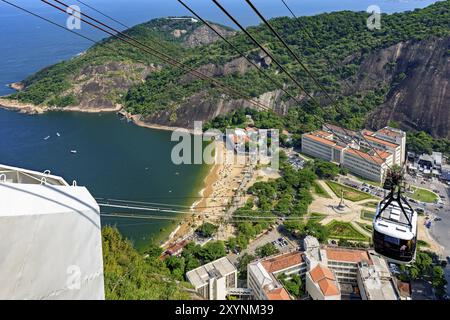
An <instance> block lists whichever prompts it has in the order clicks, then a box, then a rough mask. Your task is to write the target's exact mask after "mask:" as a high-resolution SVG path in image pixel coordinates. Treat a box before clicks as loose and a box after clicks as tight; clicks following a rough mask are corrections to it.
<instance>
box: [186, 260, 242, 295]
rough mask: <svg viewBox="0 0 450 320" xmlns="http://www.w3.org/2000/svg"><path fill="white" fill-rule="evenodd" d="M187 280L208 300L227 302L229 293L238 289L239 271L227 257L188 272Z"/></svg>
mask: <svg viewBox="0 0 450 320" xmlns="http://www.w3.org/2000/svg"><path fill="white" fill-rule="evenodd" d="M186 278H187V280H188V281H189V282H190V283H191V284H192V285H193V287H194V288H195V290H196V291H197V293H198V294H199V295H200V296H202V297H203V298H204V299H206V300H225V299H226V296H227V294H228V291H229V290H231V289H235V288H236V287H237V270H236V268H235V266H234V265H233V264H232V263H231V262H230V260H228V258H227V257H223V258H220V259H217V260H215V261H212V262H210V263H207V264H205V265H203V266H201V267H198V268H197V269H194V270H191V271H189V272H187V273H186Z"/></svg>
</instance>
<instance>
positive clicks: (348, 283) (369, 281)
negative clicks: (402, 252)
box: [247, 237, 399, 300]
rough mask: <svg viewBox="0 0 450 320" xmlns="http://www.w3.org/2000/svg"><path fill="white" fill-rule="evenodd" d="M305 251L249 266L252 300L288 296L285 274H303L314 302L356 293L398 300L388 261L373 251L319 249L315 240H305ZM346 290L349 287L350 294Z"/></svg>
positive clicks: (264, 260)
mask: <svg viewBox="0 0 450 320" xmlns="http://www.w3.org/2000/svg"><path fill="white" fill-rule="evenodd" d="M304 249H305V250H304V251H292V252H289V253H284V254H278V255H275V256H272V257H268V258H265V259H261V260H257V261H254V262H252V263H250V264H249V265H248V267H247V285H248V287H249V288H251V289H252V293H253V298H254V299H257V300H269V299H271V298H274V297H276V299H282V298H283V297H286V296H289V295H288V293H287V292H286V290H285V289H284V287H283V285H282V283H281V282H280V281H279V280H278V279H277V278H278V276H280V275H281V274H283V273H284V274H285V277H286V278H287V279H288V278H289V277H290V276H292V275H294V274H298V275H300V277H301V278H302V280H303V281H304V283H305V289H306V292H307V294H308V296H309V297H311V298H312V299H320V300H330V299H334V300H336V299H341V297H342V296H343V295H344V294H345V295H347V294H349V293H353V292H355V291H358V292H360V295H361V298H362V299H367V300H372V299H388V300H389V299H394V300H395V299H398V297H399V295H398V292H397V289H396V286H395V285H393V284H394V282H393V280H392V278H391V275H390V272H389V268H388V266H387V264H386V261H385V260H384V259H383V258H382V257H380V256H379V255H378V254H376V253H375V252H374V251H372V250H363V249H348V248H340V247H329V246H319V244H318V242H317V240H316V239H314V238H313V237H307V238H306V239H305V241H304ZM344 288H350V289H351V292H347V291H348V289H345V290H344ZM346 290H347V291H346ZM272 293H276V294H274V295H272Z"/></svg>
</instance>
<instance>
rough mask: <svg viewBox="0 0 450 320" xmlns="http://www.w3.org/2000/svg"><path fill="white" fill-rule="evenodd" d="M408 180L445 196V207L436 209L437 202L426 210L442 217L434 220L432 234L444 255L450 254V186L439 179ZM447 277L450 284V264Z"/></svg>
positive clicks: (449, 289)
mask: <svg viewBox="0 0 450 320" xmlns="http://www.w3.org/2000/svg"><path fill="white" fill-rule="evenodd" d="M406 181H407V182H408V183H410V184H412V185H414V186H418V187H421V188H426V189H430V190H437V191H439V194H440V195H442V196H444V198H443V199H442V200H443V201H444V208H442V209H440V208H439V210H436V208H438V206H437V205H435V204H428V205H427V206H426V210H427V211H428V212H430V213H431V215H432V216H434V217H435V218H436V217H437V218H440V219H441V220H440V221H433V222H432V224H431V228H430V234H431V236H432V237H433V238H434V239H435V240H436V241H437V242H438V243H439V244H440V245H441V246H442V247H443V248H444V257H442V258H445V257H447V256H450V188H449V187H448V185H446V184H444V183H441V182H440V181H439V180H437V179H433V180H432V181H425V184H422V183H421V181H423V180H421V179H420V178H417V182H415V181H414V180H413V179H412V178H411V177H410V176H407V178H406ZM445 278H446V279H447V282H448V283H449V284H450V264H448V265H447V267H446V268H445ZM447 294H448V295H450V286H447Z"/></svg>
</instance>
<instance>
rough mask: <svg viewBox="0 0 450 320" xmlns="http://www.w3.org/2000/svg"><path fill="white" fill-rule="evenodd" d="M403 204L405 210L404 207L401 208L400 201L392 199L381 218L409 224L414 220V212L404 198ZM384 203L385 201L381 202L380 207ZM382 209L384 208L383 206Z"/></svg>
mask: <svg viewBox="0 0 450 320" xmlns="http://www.w3.org/2000/svg"><path fill="white" fill-rule="evenodd" d="M401 204H402V206H403V209H404V210H405V211H404V212H402V209H401V208H400V205H399V203H398V202H394V201H392V202H391V203H390V204H389V206H388V207H387V208H386V209H385V210H384V211H383V212H382V213H381V218H382V219H384V220H388V221H391V222H396V223H399V224H406V225H408V224H409V222H411V221H412V218H413V214H414V212H413V211H412V210H411V209H409V207H408V206H407V205H406V203H405V202H404V201H403V200H401ZM383 205H384V203H383V202H382V203H381V204H380V207H381V206H383ZM380 209H382V207H381V208H380ZM408 219H409V222H408Z"/></svg>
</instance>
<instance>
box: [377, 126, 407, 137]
mask: <svg viewBox="0 0 450 320" xmlns="http://www.w3.org/2000/svg"><path fill="white" fill-rule="evenodd" d="M376 133H380V134H383V135H385V136H388V137H393V138H396V137H399V136H401V134H400V133H398V132H395V131H393V130H390V129H389V128H383V129H380V130H378V131H377V132H376Z"/></svg>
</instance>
